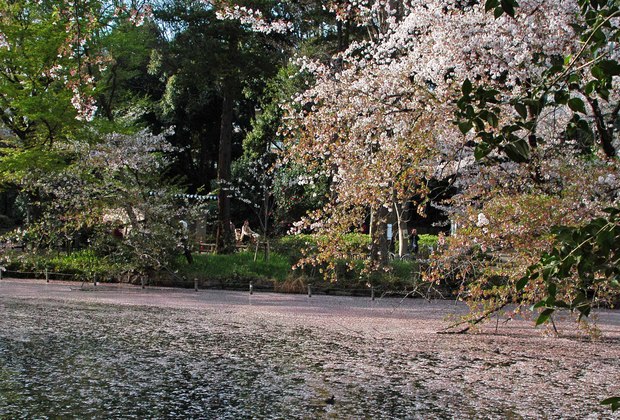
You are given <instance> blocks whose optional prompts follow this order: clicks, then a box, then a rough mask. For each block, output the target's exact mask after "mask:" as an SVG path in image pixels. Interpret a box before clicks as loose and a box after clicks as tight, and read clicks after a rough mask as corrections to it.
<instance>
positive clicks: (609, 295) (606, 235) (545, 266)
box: [517, 208, 620, 325]
mask: <svg viewBox="0 0 620 420" xmlns="http://www.w3.org/2000/svg"><path fill="white" fill-rule="evenodd" d="M606 212H607V213H608V215H609V216H608V217H607V218H604V217H600V218H597V219H594V220H591V221H590V222H588V223H587V224H585V225H583V226H577V227H567V226H564V227H559V228H557V229H556V230H555V234H556V238H557V239H556V245H555V247H554V249H553V250H552V251H551V252H549V253H544V254H543V255H542V256H541V258H540V261H539V262H538V263H536V264H534V265H532V266H531V267H529V268H528V270H527V274H526V275H525V276H524V277H523V278H522V279H520V280H519V282H518V283H517V290H523V289H524V288H525V287H526V286H527V285H528V283H529V282H530V280H535V279H537V278H542V279H543V281H544V283H545V285H546V287H547V296H546V298H545V299H544V300H542V301H541V302H539V303H538V304H536V305H535V308H544V310H543V311H542V312H541V314H540V315H539V317H538V319H537V321H536V324H537V325H539V324H542V323H544V322H546V321H547V320H548V319H549V318H550V316H551V315H552V314H553V312H554V311H555V310H556V309H570V310H571V311H578V312H579V317H580V318H581V317H587V316H589V315H590V312H591V310H592V305H593V303H594V301H595V300H596V301H597V302H600V301H603V302H607V303H613V300H614V299H617V298H618V297H620V209H619V208H610V209H607V210H606ZM567 288H568V290H569V292H570V293H568V294H566V293H563V294H564V295H568V296H570V297H571V300H568V301H566V300H564V299H561V298H560V297H559V295H560V294H562V292H563V291H565V290H566V289H567Z"/></svg>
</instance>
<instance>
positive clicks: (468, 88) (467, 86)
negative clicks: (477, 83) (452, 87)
mask: <svg viewBox="0 0 620 420" xmlns="http://www.w3.org/2000/svg"><path fill="white" fill-rule="evenodd" d="M473 88H474V87H473V86H472V84H471V81H470V80H469V79H465V81H464V82H463V86H461V91H462V92H463V96H469V95H470V94H471V92H472V90H473Z"/></svg>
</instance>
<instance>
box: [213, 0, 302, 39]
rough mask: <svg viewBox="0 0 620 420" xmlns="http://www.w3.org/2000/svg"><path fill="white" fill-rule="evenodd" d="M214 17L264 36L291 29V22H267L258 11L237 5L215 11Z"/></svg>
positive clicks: (282, 32)
mask: <svg viewBox="0 0 620 420" xmlns="http://www.w3.org/2000/svg"><path fill="white" fill-rule="evenodd" d="M215 15H216V17H217V18H218V19H220V20H236V21H239V22H240V23H241V24H242V25H246V26H249V27H250V28H251V29H252V31H254V32H259V33H264V34H270V33H279V34H285V33H288V32H290V30H291V29H292V27H293V24H292V23H291V22H287V21H285V20H282V19H279V20H275V21H271V22H269V21H267V20H266V19H265V16H264V15H263V13H262V12H261V11H260V10H256V9H251V8H248V7H245V6H239V5H235V6H233V7H228V6H227V7H224V8H223V9H220V10H217V11H216V13H215Z"/></svg>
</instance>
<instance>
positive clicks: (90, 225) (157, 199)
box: [21, 131, 205, 274]
mask: <svg viewBox="0 0 620 420" xmlns="http://www.w3.org/2000/svg"><path fill="white" fill-rule="evenodd" d="M56 147H57V151H58V153H59V154H61V155H62V156H64V158H65V159H67V160H68V161H70V162H71V163H70V164H69V165H68V166H66V167H65V168H62V169H60V170H57V171H33V172H32V173H31V174H30V175H29V176H27V177H25V178H24V179H23V180H22V185H21V187H22V190H23V191H26V192H27V193H28V194H29V196H30V197H31V207H32V212H33V214H35V215H38V217H37V218H36V219H35V220H33V221H32V223H31V224H30V225H28V226H26V231H25V232H26V233H27V237H29V238H30V241H29V242H30V243H29V246H30V247H33V248H34V249H35V251H36V250H37V249H38V250H41V249H43V250H44V249H48V248H50V247H55V246H56V245H57V244H58V242H61V243H65V242H66V241H70V240H74V239H76V238H77V237H80V236H81V237H82V240H85V239H88V244H89V247H91V248H92V249H93V250H94V251H95V252H97V253H100V256H101V257H102V258H107V259H109V260H111V262H114V263H118V264H120V265H122V267H123V270H125V271H128V272H137V273H140V274H149V273H151V272H153V271H160V270H162V269H167V268H169V267H170V265H171V264H172V263H173V262H174V260H175V259H176V257H177V256H178V255H180V254H181V253H182V252H183V251H184V250H185V247H186V246H187V245H188V243H187V241H188V240H189V238H188V232H187V231H186V230H185V229H184V226H183V225H182V223H181V221H182V220H183V221H185V222H186V223H188V224H191V223H192V222H195V221H196V220H197V219H198V218H204V217H205V216H204V214H202V210H201V206H200V203H190V202H189V201H188V199H187V198H185V196H184V195H183V194H180V192H181V190H180V189H179V188H178V187H176V186H175V185H174V184H172V183H170V182H167V181H165V179H164V174H165V171H166V168H167V167H168V166H169V165H170V159H169V158H168V157H167V156H169V155H170V153H172V152H174V148H172V146H170V144H169V143H168V142H167V141H166V140H165V134H160V135H156V136H155V135H152V134H150V133H148V132H145V131H142V132H138V133H136V134H132V135H125V134H110V135H106V136H103V139H102V141H100V142H98V143H95V144H90V143H87V142H70V143H64V144H62V145H61V144H59V145H58V146H56Z"/></svg>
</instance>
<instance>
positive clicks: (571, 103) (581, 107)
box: [568, 98, 586, 114]
mask: <svg viewBox="0 0 620 420" xmlns="http://www.w3.org/2000/svg"><path fill="white" fill-rule="evenodd" d="M568 107H569V108H570V109H571V110H572V111H573V112H581V113H582V114H585V113H586V105H585V104H584V103H583V101H582V100H581V99H580V98H570V99H569V100H568Z"/></svg>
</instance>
